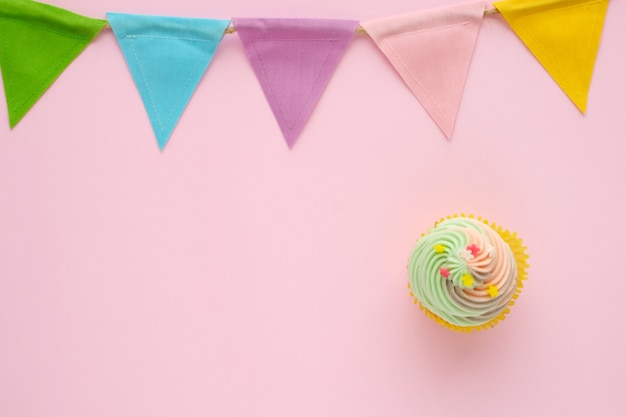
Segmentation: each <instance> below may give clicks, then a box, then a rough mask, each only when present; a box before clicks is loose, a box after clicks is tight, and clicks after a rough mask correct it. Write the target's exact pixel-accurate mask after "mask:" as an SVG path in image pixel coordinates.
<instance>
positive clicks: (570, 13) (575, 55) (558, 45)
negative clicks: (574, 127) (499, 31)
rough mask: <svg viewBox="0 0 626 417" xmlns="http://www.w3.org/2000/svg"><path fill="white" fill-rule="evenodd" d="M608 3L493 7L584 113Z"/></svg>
mask: <svg viewBox="0 0 626 417" xmlns="http://www.w3.org/2000/svg"><path fill="white" fill-rule="evenodd" d="M608 4H609V1H608V0H510V1H502V2H498V3H494V6H495V7H496V8H497V9H498V10H499V11H500V13H501V14H502V16H503V17H504V19H505V20H506V21H507V23H508V24H509V25H510V26H511V28H512V29H513V31H514V32H515V33H516V34H517V36H518V37H519V38H520V39H521V40H522V42H524V44H526V46H527V47H528V49H529V50H530V52H532V54H533V55H534V56H535V58H537V60H538V61H539V62H540V63H541V65H543V67H544V68H545V69H546V71H548V73H549V74H550V76H551V77H552V78H553V79H554V80H555V81H556V82H557V84H558V85H559V86H560V87H561V89H562V90H563V91H564V92H565V94H567V95H568V97H569V98H570V99H571V100H572V101H573V102H574V104H575V105H576V107H578V109H579V110H580V111H581V112H583V113H584V112H585V110H586V108H587V96H588V94H589V86H590V85H591V75H592V73H593V67H594V64H595V60H596V54H597V53H598V46H599V45H600V37H601V34H602V28H603V26H604V17H605V15H606V10H607V7H608Z"/></svg>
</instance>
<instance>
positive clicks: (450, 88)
mask: <svg viewBox="0 0 626 417" xmlns="http://www.w3.org/2000/svg"><path fill="white" fill-rule="evenodd" d="M485 5H486V3H485V2H482V1H479V2H472V3H465V4H459V5H454V6H449V7H443V8H438V9H432V10H426V11H419V12H415V13H409V14H404V15H399V16H392V17H386V18H383V19H377V20H372V21H368V22H363V23H361V26H363V28H364V29H365V30H366V31H367V33H368V34H369V35H370V37H371V38H372V39H373V40H374V42H375V43H376V45H377V46H378V47H379V48H380V50H381V51H382V52H383V54H385V56H386V57H387V59H389V61H390V62H391V64H392V65H393V66H394V68H395V69H396V71H398V73H399V74H400V76H401V77H402V79H403V80H404V82H405V83H406V84H407V86H408V87H409V89H410V90H411V91H412V92H413V94H414V95H415V97H417V99H418V100H419V101H420V102H421V103H422V105H423V106H424V108H425V109H426V111H427V112H428V114H429V115H430V117H431V118H432V119H433V120H434V121H435V123H437V125H438V126H439V128H440V129H441V130H442V131H443V133H444V134H445V135H446V137H448V139H449V138H450V137H451V136H452V131H453V129H454V123H455V120H456V116H457V112H458V108H459V104H460V102H461V95H462V93H463V87H464V86H465V79H466V77H467V72H468V69H469V65H470V62H471V59H472V54H473V51H474V45H475V43H476V38H477V36H478V30H479V28H480V23H481V21H482V18H483V15H484V11H485Z"/></svg>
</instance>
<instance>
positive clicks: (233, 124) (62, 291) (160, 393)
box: [0, 0, 626, 417]
mask: <svg viewBox="0 0 626 417" xmlns="http://www.w3.org/2000/svg"><path fill="white" fill-rule="evenodd" d="M51 3H54V4H56V5H58V6H61V7H64V8H68V9H70V10H73V11H76V12H78V13H82V14H86V15H89V16H93V17H101V18H103V17H104V13H105V12H106V11H121V12H131V13H146V14H169V15H181V16H194V17H212V18H229V17H232V16H236V15H239V16H249V17H257V16H264V17H335V18H357V19H361V20H366V19H372V18H378V17H384V16H389V15H392V14H397V13H401V12H409V11H414V10H418V9H422V8H429V7H432V6H438V5H447V4H451V3H452V2H451V1H449V0H429V1H423V2H419V4H416V2H415V1H412V0H392V1H384V2H373V1H372V2H368V4H366V3H363V2H362V1H356V0H349V1H343V2H337V1H336V0H318V1H316V2H309V3H298V2H292V1H280V0H264V1H256V0H255V1H253V0H240V1H237V0H234V1H220V2H218V1H211V2H207V1H203V0H179V1H176V2H172V1H168V2H164V1H158V2H157V1H152V0H150V1H148V0H145V1H139V0H134V1H128V0H106V1H104V0H102V1H91V2H85V1H82V0H55V1H51ZM625 19H626V5H625V4H624V2H623V1H613V2H611V4H610V5H609V10H608V15H607V18H606V22H605V28H604V33H603V39H602V43H601V45H600V50H599V54H598V58H597V61H596V66H595V74H594V78H593V82H592V86H591V92H590V95H589V105H588V113H587V115H586V116H582V115H581V114H580V113H579V112H578V110H577V109H576V108H575V107H574V105H573V104H572V103H571V102H570V101H569V99H568V98H567V97H566V96H565V95H564V94H563V93H562V92H561V90H560V89H559V88H558V87H557V86H556V84H555V83H554V82H553V81H552V79H551V78H550V77H549V76H548V75H547V74H546V72H545V71H544V70H543V69H542V68H541V67H540V65H539V64H538V63H537V62H536V61H535V59H534V58H533V57H532V56H531V55H530V54H529V53H528V52H527V50H526V49H525V47H524V46H523V45H522V43H521V42H520V41H519V40H518V39H517V38H516V37H515V35H514V34H513V33H512V31H511V30H510V29H509V28H508V26H506V24H505V23H504V22H503V20H502V18H501V17H500V16H490V17H488V18H486V19H485V21H484V22H483V24H482V27H481V30H480V34H479V38H478V42H477V45H476V50H475V55H474V60H473V62H472V65H471V67H470V71H469V75H468V79H467V83H466V88H465V93H464V96H463V99H462V102H461V109H460V113H459V116H458V119H457V123H456V129H455V132H454V135H453V138H452V140H451V141H447V140H446V139H445V138H444V136H443V134H442V133H441V132H440V131H439V129H438V128H437V126H436V125H435V124H434V122H432V121H431V120H430V119H429V117H428V116H427V114H426V113H425V111H424V110H423V108H422V107H421V105H420V104H419V103H418V102H417V100H415V99H414V97H413V96H412V94H411V93H410V92H409V90H408V89H407V88H406V87H405V86H404V84H403V83H402V81H401V79H400V77H399V76H398V75H397V74H396V73H395V72H394V71H393V69H392V67H391V65H390V64H389V63H388V62H387V61H386V60H385V59H384V58H383V56H382V54H381V53H380V52H379V51H378V50H377V49H376V47H375V46H374V44H373V42H371V41H370V40H369V39H367V37H365V36H358V37H356V38H355V39H354V41H353V42H352V43H351V44H350V46H349V48H348V50H347V52H346V55H345V58H344V59H343V60H342V62H341V63H340V65H339V67H338V69H337V71H336V73H335V75H334V76H333V78H332V79H331V82H330V84H329V86H328V89H327V90H326V92H325V93H324V95H323V96H322V99H321V101H320V103H319V104H318V106H317V107H316V109H315V111H314V113H313V115H312V117H311V119H310V120H309V123H308V124H307V126H306V127H305V130H304V132H303V134H302V135H301V137H300V139H299V142H298V143H297V144H296V146H295V147H294V149H293V150H292V151H288V149H287V146H286V145H285V143H284V141H283V139H282V137H281V134H280V131H279V129H278V126H277V124H276V121H275V120H274V118H273V115H272V114H271V111H270V109H269V106H268V105H267V103H266V102H265V99H264V97H263V94H262V92H261V88H260V87H259V85H258V83H257V81H256V78H255V76H254V74H253V72H252V70H251V67H250V65H249V63H248V62H247V59H246V57H245V54H244V51H243V48H242V46H241V44H240V42H239V40H238V38H237V35H229V36H227V37H226V38H225V40H224V41H223V43H222V44H221V45H220V46H219V48H218V51H217V54H216V56H215V59H214V61H213V62H212V64H211V65H210V67H209V70H208V72H207V74H206V76H205V77H204V79H203V80H202V82H201V84H200V86H199V88H198V90H197V92H196V94H195V95H194V97H193V99H192V101H191V103H190V105H189V107H188V109H187V111H186V112H185V114H184V115H183V117H182V120H181V121H180V123H179V125H178V127H177V128H176V130H175V131H174V134H173V136H172V138H171V140H170V143H169V145H168V146H167V148H166V150H165V152H164V153H160V152H159V150H158V148H157V145H156V141H155V139H154V137H153V134H152V130H151V127H150V125H149V121H148V118H147V116H146V113H145V110H144V108H143V106H142V103H141V101H140V98H139V94H138V93H137V91H136V89H135V87H134V84H133V82H132V80H131V77H130V75H129V71H128V69H127V67H126V64H125V62H124V60H123V58H122V55H121V52H120V50H119V48H118V46H117V44H116V42H115V40H114V37H113V34H112V33H111V32H110V31H107V32H105V33H103V34H102V35H101V36H99V37H98V38H97V39H96V41H95V42H94V43H93V44H92V45H91V46H89V47H88V48H87V50H86V51H85V52H84V53H83V54H82V55H81V56H80V57H79V58H78V59H77V60H76V61H75V62H74V63H73V64H72V65H71V66H70V67H69V68H68V69H67V71H66V72H65V73H64V74H63V75H62V76H61V77H60V78H59V80H58V81H57V82H56V83H55V84H54V85H53V86H52V88H51V89H50V90H49V92H48V93H47V94H45V95H44V97H43V98H42V99H41V100H40V101H39V103H38V104H37V105H36V106H35V107H34V108H33V110H32V111H31V112H30V113H29V114H28V115H27V116H26V117H25V118H24V119H23V120H22V122H21V123H20V124H19V125H18V126H17V127H16V128H15V129H14V130H13V131H10V130H9V128H8V120H7V116H6V106H5V102H4V100H0V253H1V255H0V416H3V417H25V416H28V417H78V416H93V417H96V416H98V417H100V416H102V417H105V416H106V417H109V416H121V417H126V416H128V417H138V416H146V417H147V416H150V417H165V416H168V417H169V416H185V417H196V416H247V417H253V416H299V417H309V416H310V417H313V416H359V417H366V416H385V415H387V416H416V415H424V416H452V415H455V416H456V415H458V416H461V415H462V416H483V415H496V414H497V415H507V416H529V415H542V416H544V415H545V416H557V415H567V416H589V415H603V416H622V415H625V414H626V405H625V403H624V401H623V398H620V396H621V395H623V388H624V386H625V385H626V377H625V375H626V354H625V353H624V352H625V351H626V338H625V337H624V324H623V318H624V315H625V314H626V303H625V302H624V299H623V295H624V293H625V292H626V284H625V283H626V280H625V279H624V268H623V261H624V258H625V255H626V246H625V244H624V237H625V236H626V216H624V213H625V212H626V199H625V198H624V178H625V177H626V163H624V158H625V155H626V145H624V134H623V133H622V129H621V126H622V120H623V117H624V116H623V115H622V113H623V111H622V109H621V106H622V104H623V97H624V95H626V82H624V78H623V76H624V74H626V60H625V58H624V40H625V39H626V25H624V21H626V20H625ZM0 88H1V87H0ZM462 211H464V212H467V213H476V214H481V215H483V216H485V217H487V218H489V219H490V220H493V221H496V222H498V223H500V224H502V225H504V226H505V227H507V228H509V229H511V230H515V231H518V232H519V233H520V235H521V236H522V237H523V238H524V240H525V242H526V243H527V244H528V246H529V253H530V255H531V269H530V278H529V280H528V282H527V285H526V287H525V289H524V291H523V293H522V295H521V297H520V299H519V302H518V303H517V304H516V306H515V307H514V308H513V310H512V312H511V314H510V315H509V316H508V318H507V319H506V320H505V322H503V323H502V324H500V325H499V326H497V327H496V328H494V329H492V330H489V331H487V332H481V333H474V334H472V335H465V334H457V333H454V332H451V331H448V330H446V329H444V328H442V327H439V326H438V325H437V324H436V323H434V322H432V321H430V320H429V319H427V318H426V317H425V316H424V315H423V314H422V312H421V311H419V309H418V308H417V307H416V306H415V305H414V304H413V302H412V300H411V298H410V297H409V294H408V290H407V288H406V282H407V278H406V271H405V267H406V260H407V258H408V254H409V252H410V249H411V247H412V245H413V243H414V241H415V239H416V237H417V236H419V234H420V233H421V232H423V231H425V230H427V229H428V228H429V227H430V226H431V225H432V223H433V222H434V221H435V220H437V219H438V217H440V216H442V215H447V214H452V213H457V212H462Z"/></svg>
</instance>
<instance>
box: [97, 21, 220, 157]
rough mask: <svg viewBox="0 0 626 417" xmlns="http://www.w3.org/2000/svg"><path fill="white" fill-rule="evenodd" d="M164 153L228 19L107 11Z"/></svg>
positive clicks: (213, 52)
mask: <svg viewBox="0 0 626 417" xmlns="http://www.w3.org/2000/svg"><path fill="white" fill-rule="evenodd" d="M107 19H108V20H109V23H110V24H111V28H112V29H113V33H114V34H115V37H116V38H117V41H118V44H119V46H120V49H121V50H122V53H123V54H124V58H125V59H126V63H127V64H128V68H129V70H130V73H131V75H132V77H133V79H134V80H135V85H136V86H137V89H138V90H139V94H140V95H141V99H142V100H143V103H144V106H145V108H146V111H147V113H148V117H149V118H150V122H151V124H152V128H153V130H154V134H155V136H156V140H157V143H158V145H159V148H160V149H161V150H163V149H164V148H165V145H166V144H167V142H168V140H169V138H170V136H171V134H172V132H173V130H174V128H175V127H176V124H177V123H178V121H179V120H180V117H181V115H182V113H183V111H184V110H185V108H186V107H187V104H188V103H189V100H190V99H191V96H192V95H193V93H194V91H195V90H196V88H197V86H198V83H199V82H200V80H201V79H202V76H203V75H204V73H205V72H206V69H207V67H208V65H209V63H210V62H211V59H212V58H213V55H214V54H215V50H216V48H217V46H218V45H219V43H220V41H221V40H222V38H223V36H224V30H225V29H226V27H227V26H228V25H229V24H230V20H214V19H193V18H184V17H165V16H148V15H132V14H122V13H107Z"/></svg>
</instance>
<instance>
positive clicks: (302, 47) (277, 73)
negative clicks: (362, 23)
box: [233, 18, 359, 148]
mask: <svg viewBox="0 0 626 417" xmlns="http://www.w3.org/2000/svg"><path fill="white" fill-rule="evenodd" d="M233 23H234V25H235V27H236V29H237V33H238V34H239V38H240V39H241V42H242V44H243V46H244V48H245V50H246V53H247V55H248V58H249V59H250V63H251V65H252V68H253V70H254V72H255V74H256V76H257V78H258V80H259V83H260V84H261V88H262V90H263V93H264V94H265V97H266V99H267V101H268V102H269V105H270V107H271V109H272V112H273V113H274V116H275V117H276V120H277V121H278V125H279V127H280V129H281V131H282V133H283V136H284V138H285V141H286V142H287V146H289V148H291V147H293V145H294V144H295V142H296V140H297V139H298V136H299V134H300V132H301V131H302V129H303V128H304V125H305V124H306V121H307V120H308V118H309V116H310V114H311V112H312V111H313V108H314V107H315V105H316V104H317V102H318V100H319V98H320V96H321V95H322V93H323V91H324V88H325V87H326V85H327V84H328V82H329V80H330V77H331V76H332V74H333V72H334V70H335V68H336V67H337V64H338V63H339V61H340V60H341V57H342V56H343V54H344V52H345V50H346V48H347V46H348V43H349V41H350V39H351V38H352V36H353V35H354V32H355V30H356V28H357V27H358V25H359V23H358V22H357V21H356V20H331V19H248V18H235V19H233Z"/></svg>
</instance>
